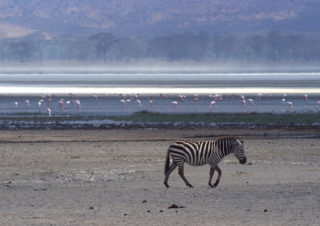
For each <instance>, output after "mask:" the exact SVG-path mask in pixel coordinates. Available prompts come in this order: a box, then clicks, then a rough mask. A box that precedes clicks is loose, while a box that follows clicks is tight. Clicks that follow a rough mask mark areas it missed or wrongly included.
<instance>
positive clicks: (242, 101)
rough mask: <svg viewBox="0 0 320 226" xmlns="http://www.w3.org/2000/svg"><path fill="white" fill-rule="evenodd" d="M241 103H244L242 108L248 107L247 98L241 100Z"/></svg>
mask: <svg viewBox="0 0 320 226" xmlns="http://www.w3.org/2000/svg"><path fill="white" fill-rule="evenodd" d="M241 104H242V109H245V107H246V100H245V99H242V100H241Z"/></svg>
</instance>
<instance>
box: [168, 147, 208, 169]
mask: <svg viewBox="0 0 320 226" xmlns="http://www.w3.org/2000/svg"><path fill="white" fill-rule="evenodd" d="M169 150H170V154H171V156H172V158H173V160H174V161H176V162H177V163H179V162H181V161H182V160H183V162H185V163H188V164H190V165H193V166H201V165H204V164H207V163H208V161H209V158H210V156H211V155H212V153H213V151H214V141H199V142H197V141H176V142H174V143H173V144H171V145H170V147H169Z"/></svg>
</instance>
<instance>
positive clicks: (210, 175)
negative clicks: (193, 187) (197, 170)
mask: <svg viewBox="0 0 320 226" xmlns="http://www.w3.org/2000/svg"><path fill="white" fill-rule="evenodd" d="M213 174H214V167H213V166H211V167H210V174H209V183H208V185H209V186H210V187H212V188H213V185H212V183H211V181H212V177H213Z"/></svg>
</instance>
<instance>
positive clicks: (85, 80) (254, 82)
mask: <svg viewBox="0 0 320 226" xmlns="http://www.w3.org/2000/svg"><path fill="white" fill-rule="evenodd" d="M0 95H1V98H0V113H1V114H12V113H23V112H29V113H30V112H44V113H45V112H47V108H50V110H51V113H52V114H89V115H92V114H103V115H117V114H131V113H133V112H136V111H140V110H148V111H155V112H178V113H179V112H180V113H183V112H188V113H193V112H194V113H196V112H272V113H282V112H317V111H319V110H320V106H319V105H318V101H319V100H320V72H299V73H284V72H281V73H198V72H192V73H188V72H183V73H176V72H175V73H123V72H121V73H117V72H112V73H104V72H99V73H72V72H68V73H24V72H18V73H2V74H0ZM41 95H42V97H41ZM41 99H42V100H41ZM213 101H214V102H213ZM40 102H41V103H40Z"/></svg>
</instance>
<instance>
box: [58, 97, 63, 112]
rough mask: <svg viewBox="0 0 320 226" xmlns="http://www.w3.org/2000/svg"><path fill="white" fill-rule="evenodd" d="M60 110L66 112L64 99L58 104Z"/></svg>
mask: <svg viewBox="0 0 320 226" xmlns="http://www.w3.org/2000/svg"><path fill="white" fill-rule="evenodd" d="M58 106H59V110H60V111H63V110H64V99H60V100H59V102H58Z"/></svg>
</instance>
